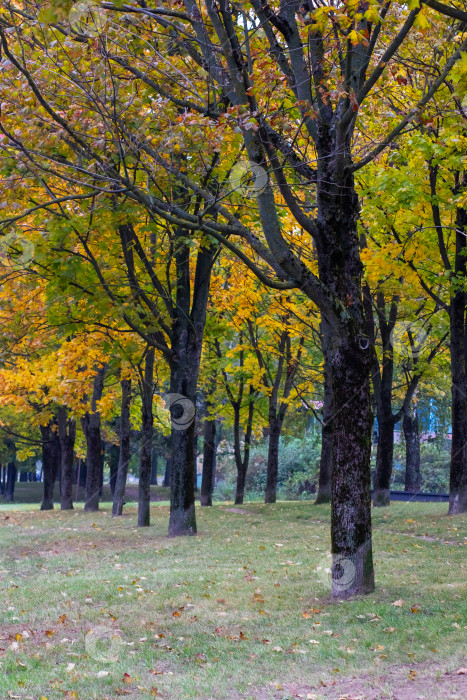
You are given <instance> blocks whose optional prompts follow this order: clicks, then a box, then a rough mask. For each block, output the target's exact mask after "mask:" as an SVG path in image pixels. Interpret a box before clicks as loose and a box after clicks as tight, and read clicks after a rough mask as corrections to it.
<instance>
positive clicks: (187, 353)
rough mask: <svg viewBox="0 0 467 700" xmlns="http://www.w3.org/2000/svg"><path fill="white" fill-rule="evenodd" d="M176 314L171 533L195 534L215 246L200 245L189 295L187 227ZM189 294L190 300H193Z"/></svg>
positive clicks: (182, 235) (179, 251)
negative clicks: (199, 395)
mask: <svg viewBox="0 0 467 700" xmlns="http://www.w3.org/2000/svg"><path fill="white" fill-rule="evenodd" d="M175 235H176V242H175V261H176V269H177V288H176V289H177V299H176V301H177V304H176V309H177V312H176V316H175V319H174V323H173V327H172V348H171V349H172V359H171V363H170V364H171V367H170V391H171V397H170V401H169V402H170V405H171V408H170V411H171V424H172V442H171V447H172V455H171V474H170V482H171V483H170V519H169V535H170V536H178V535H195V534H196V516H195V466H196V465H195V444H194V443H195V420H194V419H195V413H196V387H197V383H198V374H199V366H200V362H201V350H202V345H203V335H204V327H205V324H206V309H207V303H208V296H209V285H210V279H211V270H212V263H213V260H214V255H215V252H216V250H217V247H216V246H210V247H206V248H203V249H201V250H200V251H199V252H198V256H197V260H196V271H195V278H194V282H193V294H192V295H191V293H190V289H191V279H190V274H191V273H190V264H189V263H190V249H189V246H187V245H186V232H185V231H183V230H179V229H177V230H176V231H175ZM191 297H192V299H191Z"/></svg>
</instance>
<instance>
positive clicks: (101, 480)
mask: <svg viewBox="0 0 467 700" xmlns="http://www.w3.org/2000/svg"><path fill="white" fill-rule="evenodd" d="M104 465H105V442H103V441H102V440H101V467H100V471H99V498H102V496H103V495H104Z"/></svg>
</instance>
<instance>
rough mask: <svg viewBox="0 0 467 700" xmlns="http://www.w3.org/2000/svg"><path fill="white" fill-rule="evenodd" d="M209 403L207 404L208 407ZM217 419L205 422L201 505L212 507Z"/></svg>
mask: <svg viewBox="0 0 467 700" xmlns="http://www.w3.org/2000/svg"><path fill="white" fill-rule="evenodd" d="M207 405H208V402H206V406H207ZM216 448H217V444H216V419H215V418H214V417H213V416H209V415H208V416H206V419H205V421H204V446H203V476H202V479H201V498H200V501H201V505H202V506H212V492H213V489H214V473H215V470H216Z"/></svg>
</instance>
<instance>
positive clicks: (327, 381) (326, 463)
mask: <svg viewBox="0 0 467 700" xmlns="http://www.w3.org/2000/svg"><path fill="white" fill-rule="evenodd" d="M332 418H333V407H332V385H331V376H330V370H329V368H328V367H327V366H326V362H325V363H324V397H323V423H322V426H321V455H320V461H319V481H318V494H317V496H316V500H315V504H316V505H319V504H320V503H330V502H331V476H332V442H333V427H332Z"/></svg>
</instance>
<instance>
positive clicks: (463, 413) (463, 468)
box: [449, 208, 467, 515]
mask: <svg viewBox="0 0 467 700" xmlns="http://www.w3.org/2000/svg"><path fill="white" fill-rule="evenodd" d="M466 231H467V210H466V209H460V208H459V209H458V210H457V219H456V273H457V274H458V275H459V276H460V275H463V277H464V278H465V275H466V268H467V260H466V257H465V251H466V249H467V242H466V238H465V236H466V234H465V232H466ZM466 306H467V294H466V293H465V291H463V290H462V289H459V290H458V291H457V292H456V293H455V294H453V296H452V297H451V304H450V327H451V341H450V351H451V380H452V387H451V392H452V409H451V412H452V418H451V423H452V442H451V469H450V483H449V515H456V514H458V513H465V512H466V511H467V319H466Z"/></svg>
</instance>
